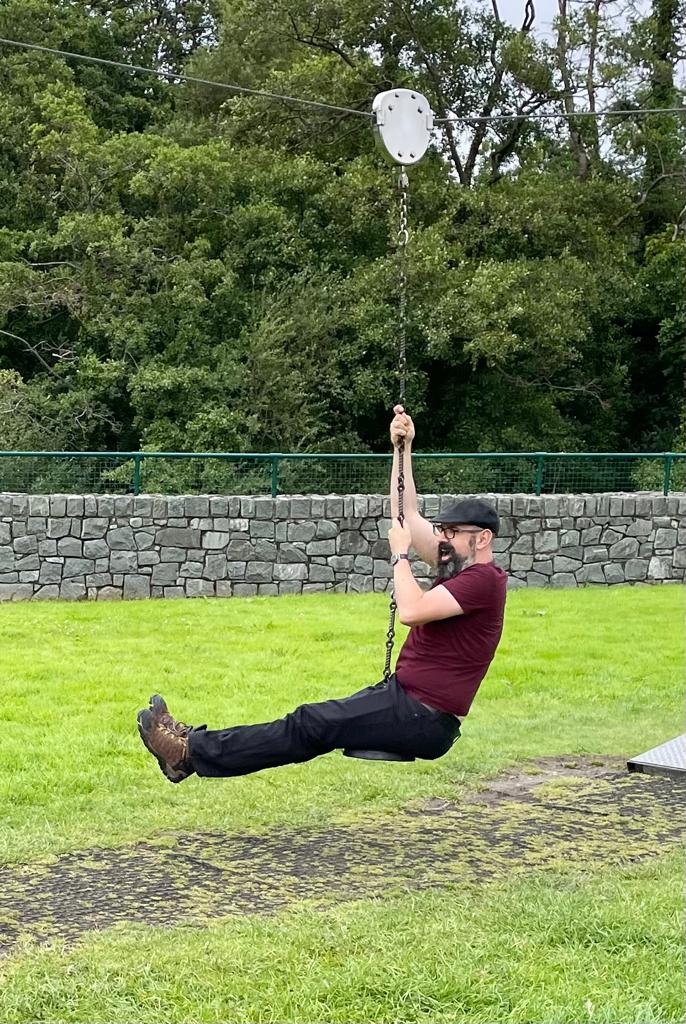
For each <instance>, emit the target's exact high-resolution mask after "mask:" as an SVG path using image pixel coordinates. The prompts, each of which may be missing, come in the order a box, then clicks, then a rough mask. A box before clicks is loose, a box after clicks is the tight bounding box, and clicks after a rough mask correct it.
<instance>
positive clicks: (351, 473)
mask: <svg viewBox="0 0 686 1024" xmlns="http://www.w3.org/2000/svg"><path fill="white" fill-rule="evenodd" d="M390 464H391V454H390V453H387V454H383V455H372V454H367V453H357V454H355V453H353V454H347V453H346V454H316V453H293V452H289V453H285V452H141V451H138V452H24V451H11V452H10V451H0V490H2V491H14V492H22V493H27V494H50V493H69V494H80V493H91V494H102V493H109V494H112V493H114V494H117V493H119V494H140V493H145V492H147V493H160V494H202V493H205V494H244V495H245V494H271V495H272V497H276V496H277V495H279V494H379V493H384V492H385V491H386V490H387V488H388V475H389V470H390ZM413 464H414V473H415V479H416V483H417V489H418V490H419V491H420V492H424V493H431V494H437V493H446V494H475V493H501V494H513V493H525V494H537V495H540V494H560V493H569V494H574V493H577V494H578V493H589V492H590V493H594V492H599V491H624V492H626V491H629V492H631V491H662V493H663V494H670V493H674V492H675V491H676V492H679V491H684V490H685V489H686V488H685V483H686V472H685V470H686V452H649V453H636V452H576V453H572V452H416V453H414V455H413Z"/></svg>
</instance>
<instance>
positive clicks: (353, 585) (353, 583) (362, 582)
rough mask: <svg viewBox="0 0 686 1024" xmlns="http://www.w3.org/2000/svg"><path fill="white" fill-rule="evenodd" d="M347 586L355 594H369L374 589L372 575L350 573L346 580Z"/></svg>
mask: <svg viewBox="0 0 686 1024" xmlns="http://www.w3.org/2000/svg"><path fill="white" fill-rule="evenodd" d="M348 588H349V590H351V591H352V592H353V593H355V594H371V593H372V591H373V590H374V577H373V576H360V575H359V574H357V573H352V574H351V576H350V580H349V582H348Z"/></svg>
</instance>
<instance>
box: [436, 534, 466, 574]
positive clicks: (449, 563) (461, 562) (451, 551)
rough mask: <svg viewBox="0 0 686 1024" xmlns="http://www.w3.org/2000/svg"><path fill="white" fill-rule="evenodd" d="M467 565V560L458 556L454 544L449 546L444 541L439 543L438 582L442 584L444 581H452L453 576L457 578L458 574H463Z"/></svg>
mask: <svg viewBox="0 0 686 1024" xmlns="http://www.w3.org/2000/svg"><path fill="white" fill-rule="evenodd" d="M467 563H468V560H467V558H465V557H463V556H462V555H458V553H457V551H456V550H455V548H454V547H453V546H452V544H448V542H447V541H444V540H442V541H439V544H438V570H437V572H436V582H438V583H441V582H442V581H443V580H450V579H452V578H453V576H457V574H458V572H462V570H463V569H464V568H466V566H467Z"/></svg>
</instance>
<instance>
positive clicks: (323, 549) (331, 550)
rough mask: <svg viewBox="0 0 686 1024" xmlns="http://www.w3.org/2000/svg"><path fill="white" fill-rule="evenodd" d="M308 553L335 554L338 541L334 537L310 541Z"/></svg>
mask: <svg viewBox="0 0 686 1024" xmlns="http://www.w3.org/2000/svg"><path fill="white" fill-rule="evenodd" d="M375 543H376V542H375ZM307 553H308V555H325V556H326V555H335V553H336V541H335V540H333V539H331V540H313V541H310V543H309V544H308V545H307Z"/></svg>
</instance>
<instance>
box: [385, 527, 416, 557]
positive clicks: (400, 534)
mask: <svg viewBox="0 0 686 1024" xmlns="http://www.w3.org/2000/svg"><path fill="white" fill-rule="evenodd" d="M388 544H389V546H390V549H391V554H393V555H406V554H407V553H408V551H409V550H410V547H411V546H412V531H411V530H410V528H409V526H401V525H400V520H399V519H396V521H395V523H394V524H393V526H392V527H391V528H390V530H389V531H388Z"/></svg>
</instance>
